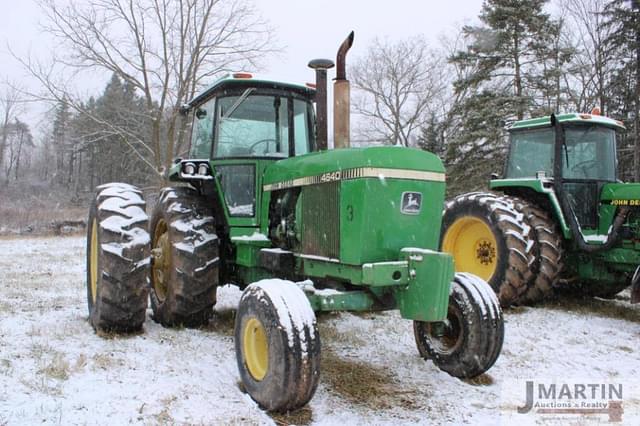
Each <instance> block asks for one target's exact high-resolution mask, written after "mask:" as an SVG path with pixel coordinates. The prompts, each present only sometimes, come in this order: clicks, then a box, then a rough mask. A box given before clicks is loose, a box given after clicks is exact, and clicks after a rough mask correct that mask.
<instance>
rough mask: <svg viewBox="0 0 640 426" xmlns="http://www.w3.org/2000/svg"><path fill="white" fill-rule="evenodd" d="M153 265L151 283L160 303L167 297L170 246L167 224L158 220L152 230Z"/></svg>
mask: <svg viewBox="0 0 640 426" xmlns="http://www.w3.org/2000/svg"><path fill="white" fill-rule="evenodd" d="M152 254H153V264H152V268H151V271H152V274H151V281H152V283H151V284H152V285H153V289H154V290H155V293H156V296H157V297H158V300H159V301H160V302H163V301H164V300H165V299H166V297H167V289H168V285H167V282H168V280H169V274H170V273H171V271H170V269H171V245H170V243H169V230H168V228H167V222H165V221H164V220H162V219H160V220H159V221H158V224H157V225H156V227H155V229H154V230H153V245H152Z"/></svg>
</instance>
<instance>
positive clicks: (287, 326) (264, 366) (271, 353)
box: [235, 280, 320, 412]
mask: <svg viewBox="0 0 640 426" xmlns="http://www.w3.org/2000/svg"><path fill="white" fill-rule="evenodd" d="M235 346H236V359H237V362H238V370H239V372H240V378H241V379H242V383H243V385H244V388H245V389H246V391H247V393H248V394H249V395H250V396H251V398H253V399H254V400H255V401H256V402H257V403H258V404H259V405H260V406H261V407H263V408H264V409H266V410H268V411H276V412H286V411H292V410H295V409H297V408H300V407H302V406H303V405H305V404H306V403H307V402H309V400H310V399H311V398H312V397H313V395H314V393H315V391H316V388H317V386H318V381H319V379H320V335H319V334H318V329H317V325H316V318H315V314H314V312H313V309H312V308H311V305H310V303H309V300H308V299H307V297H306V296H305V294H304V292H303V291H302V290H301V289H300V288H299V287H298V286H297V285H296V284H294V283H292V282H290V281H284V280H263V281H258V282H256V283H253V284H251V285H249V286H248V287H247V288H246V289H245V291H244V292H243V294H242V297H241V299H240V304H239V306H238V311H237V314H236V324H235Z"/></svg>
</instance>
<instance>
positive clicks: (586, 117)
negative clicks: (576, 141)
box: [507, 113, 625, 131]
mask: <svg viewBox="0 0 640 426" xmlns="http://www.w3.org/2000/svg"><path fill="white" fill-rule="evenodd" d="M556 120H558V121H559V122H560V123H564V124H600V125H603V126H607V127H611V128H614V129H616V130H625V127H624V124H623V123H622V121H619V120H614V119H613V118H609V117H604V116H602V115H596V114H580V113H570V114H559V115H556ZM549 126H551V116H548V115H547V116H544V117H538V118H530V119H527V120H521V121H516V122H515V123H513V124H511V125H510V126H508V127H507V130H509V131H513V130H526V129H537V128H541V127H549Z"/></svg>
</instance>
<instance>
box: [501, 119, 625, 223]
mask: <svg viewBox="0 0 640 426" xmlns="http://www.w3.org/2000/svg"><path fill="white" fill-rule="evenodd" d="M554 120H555V121H556V125H553V126H552V125H551V119H550V117H543V118H537V119H530V120H523V121H519V122H516V123H515V124H513V125H512V126H511V127H510V128H509V129H508V131H509V136H510V145H509V155H508V159H507V163H506V167H505V170H504V180H498V181H494V182H492V185H495V186H496V187H498V186H501V181H502V183H504V184H507V185H508V182H509V181H513V180H516V182H518V185H521V184H522V181H523V180H525V181H526V180H532V181H536V183H534V186H536V185H539V186H541V189H546V190H552V189H557V188H558V187H561V189H562V190H561V191H560V192H563V193H564V194H566V198H567V200H568V204H569V205H570V206H571V209H572V210H573V213H574V215H575V217H576V219H577V222H578V224H579V226H580V229H581V230H583V231H585V232H586V233H589V232H590V231H591V232H593V233H595V234H598V233H600V232H599V230H600V228H601V226H600V220H599V219H600V216H601V215H600V214H601V213H603V212H600V209H599V206H600V199H601V194H602V192H603V188H604V187H605V186H606V185H607V184H613V183H615V182H616V181H617V173H616V170H617V161H616V132H617V131H619V130H623V129H624V127H623V126H622V123H621V122H619V121H615V120H612V119H610V118H606V117H602V116H600V115H596V114H564V115H559V116H554ZM556 153H558V154H559V155H558V157H559V158H558V159H557V160H558V161H557V162H556ZM558 176H559V177H560V179H555V180H557V181H558V182H556V183H555V184H553V182H554V180H553V178H556V177H558ZM532 183H533V182H532ZM555 195H556V196H559V194H555ZM610 224H611V222H610V221H609V223H607V224H606V226H604V224H603V226H602V228H603V231H604V232H603V233H605V234H606V233H607V230H608V228H609V226H610Z"/></svg>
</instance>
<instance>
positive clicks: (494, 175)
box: [491, 172, 500, 180]
mask: <svg viewBox="0 0 640 426" xmlns="http://www.w3.org/2000/svg"><path fill="white" fill-rule="evenodd" d="M494 179H500V175H498V174H497V173H496V172H493V173H491V180H494Z"/></svg>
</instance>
